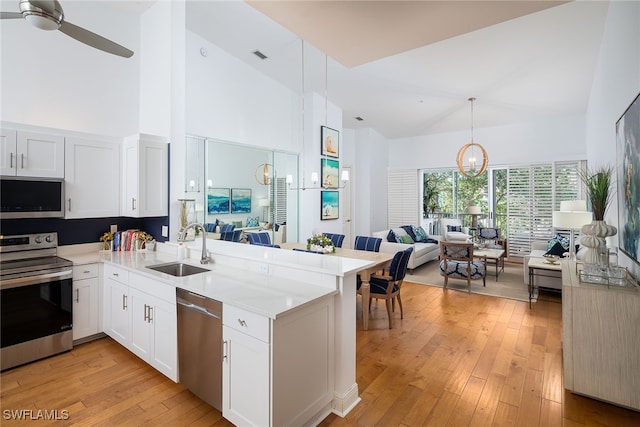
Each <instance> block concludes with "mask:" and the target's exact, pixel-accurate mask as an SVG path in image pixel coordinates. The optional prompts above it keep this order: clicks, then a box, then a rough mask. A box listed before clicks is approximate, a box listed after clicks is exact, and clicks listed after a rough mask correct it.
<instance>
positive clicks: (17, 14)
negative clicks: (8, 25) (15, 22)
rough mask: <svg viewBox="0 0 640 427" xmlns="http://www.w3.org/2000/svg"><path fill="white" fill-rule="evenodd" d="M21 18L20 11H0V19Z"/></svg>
mask: <svg viewBox="0 0 640 427" xmlns="http://www.w3.org/2000/svg"><path fill="white" fill-rule="evenodd" d="M19 18H22V14H21V13H20V12H0V19H19Z"/></svg>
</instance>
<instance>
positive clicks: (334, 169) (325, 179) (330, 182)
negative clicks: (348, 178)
mask: <svg viewBox="0 0 640 427" xmlns="http://www.w3.org/2000/svg"><path fill="white" fill-rule="evenodd" d="M321 162H322V165H321V168H320V170H321V172H322V188H338V187H339V186H338V176H339V174H340V162H339V161H338V160H332V159H322V160H321Z"/></svg>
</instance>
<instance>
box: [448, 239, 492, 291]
mask: <svg viewBox="0 0 640 427" xmlns="http://www.w3.org/2000/svg"><path fill="white" fill-rule="evenodd" d="M440 275H441V276H443V277H444V287H443V290H446V289H447V284H448V283H449V279H450V278H452V279H462V280H466V281H467V289H468V292H469V293H471V281H472V280H479V279H482V284H483V286H487V282H486V278H487V257H486V256H485V257H480V258H479V259H478V260H474V259H473V243H455V242H440Z"/></svg>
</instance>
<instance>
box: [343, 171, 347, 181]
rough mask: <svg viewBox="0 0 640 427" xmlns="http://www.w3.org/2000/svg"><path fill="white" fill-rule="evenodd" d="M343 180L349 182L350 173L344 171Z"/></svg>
mask: <svg viewBox="0 0 640 427" xmlns="http://www.w3.org/2000/svg"><path fill="white" fill-rule="evenodd" d="M341 179H342V181H349V171H342V175H341Z"/></svg>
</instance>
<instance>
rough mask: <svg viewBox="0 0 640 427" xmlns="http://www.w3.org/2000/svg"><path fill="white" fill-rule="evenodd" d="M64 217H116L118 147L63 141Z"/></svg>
mask: <svg viewBox="0 0 640 427" xmlns="http://www.w3.org/2000/svg"><path fill="white" fill-rule="evenodd" d="M65 195H66V198H67V200H66V203H67V206H66V215H65V217H66V218H67V219H69V218H104V217H112V216H118V215H119V214H120V144H118V143H109V142H102V141H91V140H85V139H79V138H67V140H66V143H65Z"/></svg>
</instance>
